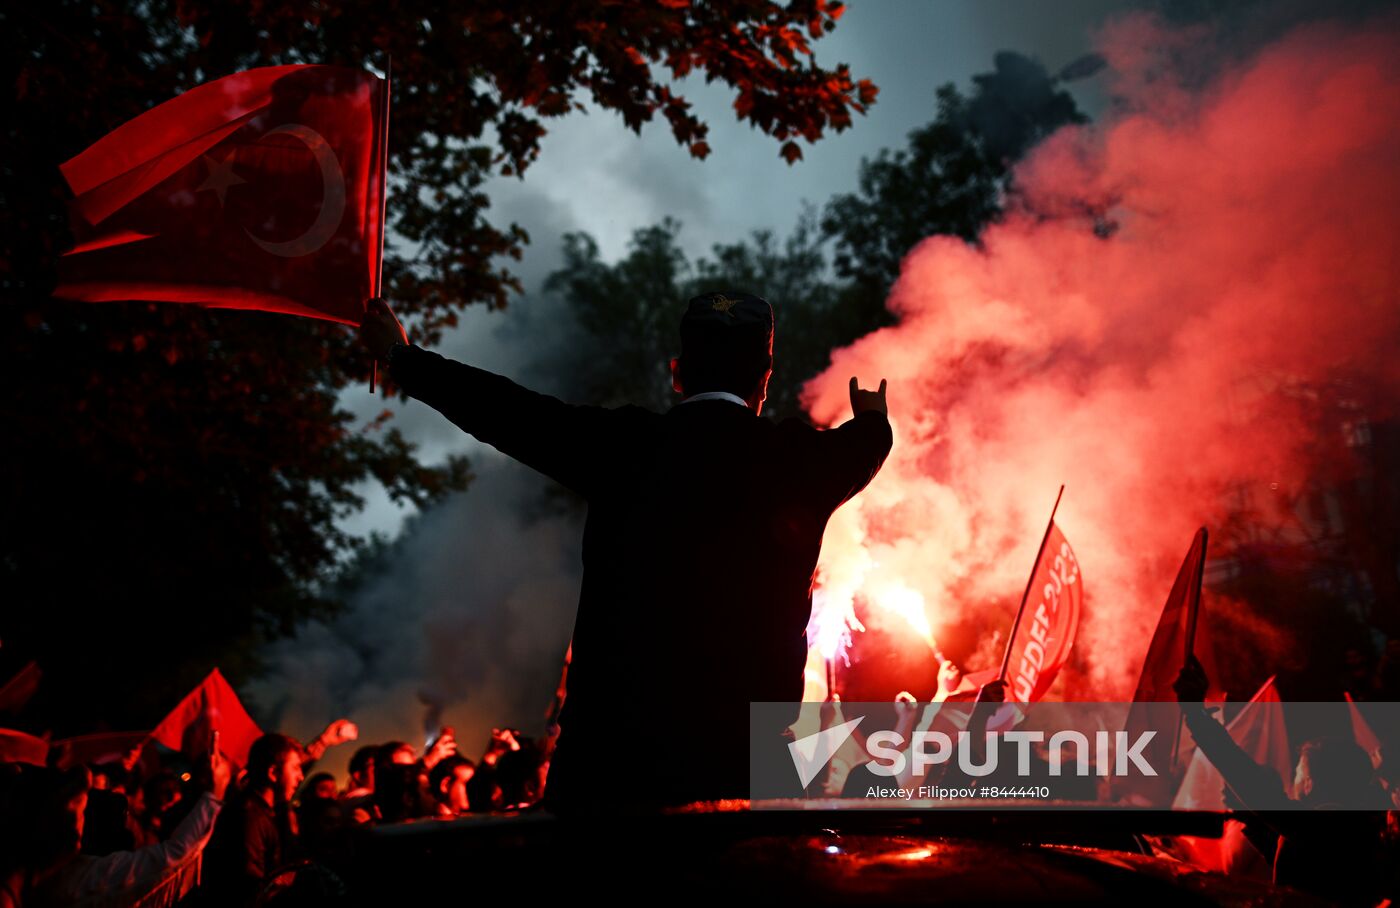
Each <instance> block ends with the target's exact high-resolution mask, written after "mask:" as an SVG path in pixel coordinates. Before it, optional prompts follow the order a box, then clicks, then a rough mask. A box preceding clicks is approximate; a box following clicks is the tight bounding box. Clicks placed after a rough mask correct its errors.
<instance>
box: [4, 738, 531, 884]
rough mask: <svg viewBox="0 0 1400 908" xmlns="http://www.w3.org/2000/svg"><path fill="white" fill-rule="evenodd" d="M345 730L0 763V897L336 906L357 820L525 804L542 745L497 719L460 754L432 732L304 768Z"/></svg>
mask: <svg viewBox="0 0 1400 908" xmlns="http://www.w3.org/2000/svg"><path fill="white" fill-rule="evenodd" d="M357 738H358V729H357V728H356V726H355V725H354V724H353V723H352V722H350V721H349V720H345V719H340V720H337V721H336V722H333V723H331V725H330V726H328V727H327V729H326V730H325V731H324V732H323V733H322V734H321V735H320V736H318V737H317V738H316V739H315V740H314V741H311V742H310V743H307V744H302V743H299V742H297V741H295V740H293V739H292V738H290V737H287V736H286V735H282V734H276V733H271V734H264V735H262V736H261V737H259V738H257V740H256V741H254V742H253V743H252V746H251V747H250V748H249V749H248V753H247V756H246V760H245V762H244V765H243V766H242V767H241V768H240V767H236V766H235V765H234V764H233V763H232V762H231V761H230V760H229V758H228V757H227V756H226V755H225V754H224V753H223V752H222V749H221V748H220V747H219V744H218V734H217V733H214V734H212V735H211V736H210V738H209V747H208V749H207V752H206V753H204V754H202V755H199V756H197V757H196V758H194V759H193V760H186V759H184V757H183V756H182V755H181V754H179V753H174V752H169V751H164V749H162V748H156V747H153V746H150V745H148V746H146V747H144V748H137V749H135V750H133V751H132V752H130V753H129V754H127V755H126V756H125V757H124V758H122V759H120V760H115V761H110V762H103V763H98V764H94V765H76V766H67V767H64V766H39V765H33V764H27V763H20V762H8V763H6V762H0V908H19V906H33V905H38V906H44V905H55V906H56V905H93V906H96V905H103V906H136V905H140V906H142V908H158V906H163V905H172V904H175V903H177V902H179V903H180V904H188V905H194V906H196V908H198V906H210V908H214V906H235V905H252V904H254V903H257V904H274V903H276V902H277V900H278V899H279V897H285V898H286V900H287V901H288V902H291V903H296V904H303V903H306V902H307V901H315V902H324V901H331V902H333V901H334V897H335V895H336V894H337V893H338V892H340V891H342V890H343V888H344V883H343V882H342V881H343V880H344V879H346V878H348V877H350V876H352V875H353V861H354V858H355V841H356V836H355V831H356V828H357V827H363V826H369V825H374V824H382V823H398V822H404V821H409V820H422V819H427V818H444V819H445V818H454V817H460V816H463V815H466V814H469V813H473V812H497V811H502V810H512V809H524V808H527V807H531V806H533V805H535V804H536V803H538V802H539V800H540V798H541V797H542V795H543V793H544V783H545V778H546V774H547V772H548V768H549V756H550V750H551V748H552V743H553V736H552V735H546V736H545V737H542V738H539V739H534V738H530V737H527V736H525V735H523V734H521V733H520V732H519V731H518V730H514V729H493V730H492V733H491V736H490V739H489V741H488V742H487V744H486V747H485V748H484V750H483V752H482V753H481V754H480V755H479V756H477V757H476V758H475V759H472V758H470V757H468V756H465V755H463V754H462V753H461V752H460V751H459V749H458V746H457V740H456V737H455V734H454V733H453V730H452V729H451V728H443V729H442V730H441V731H440V733H439V734H438V735H437V736H436V737H435V739H434V740H433V741H432V742H431V744H429V745H428V746H427V747H426V748H425V749H424V750H423V751H422V752H420V751H419V750H418V749H417V748H415V747H414V746H413V745H411V744H408V743H406V742H403V741H390V742H387V743H383V744H372V745H362V746H360V747H359V748H358V749H357V750H356V751H355V752H354V754H353V755H352V756H351V758H350V761H349V765H348V773H347V777H346V778H345V779H344V780H343V781H342V780H340V779H337V778H336V776H335V775H333V774H332V773H329V772H326V771H323V770H318V769H316V764H317V762H318V761H319V760H320V759H321V758H322V756H323V754H324V753H325V751H326V750H327V749H329V748H330V747H333V746H336V745H342V744H348V743H350V742H354V741H356V740H357ZM289 870H290V872H289ZM298 871H299V872H298ZM308 887H309V888H310V889H311V890H314V892H313V895H314V896H315V897H313V898H311V899H309V900H308V899H307V898H306V897H305V896H306V892H305V890H307V889H308ZM294 896H299V897H296V898H294Z"/></svg>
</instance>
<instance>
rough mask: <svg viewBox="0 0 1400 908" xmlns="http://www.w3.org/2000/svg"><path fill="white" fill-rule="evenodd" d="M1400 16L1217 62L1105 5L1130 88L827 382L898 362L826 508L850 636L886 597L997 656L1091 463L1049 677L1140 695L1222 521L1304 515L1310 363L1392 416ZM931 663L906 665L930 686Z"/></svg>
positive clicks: (882, 624) (900, 682)
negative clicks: (1215, 65)
mask: <svg viewBox="0 0 1400 908" xmlns="http://www.w3.org/2000/svg"><path fill="white" fill-rule="evenodd" d="M1397 35H1400V30H1397V28H1396V27H1395V22H1394V20H1387V21H1384V22H1379V23H1375V22H1373V23H1371V24H1370V25H1369V26H1368V27H1367V28H1366V29H1364V30H1361V31H1350V30H1343V29H1341V28H1340V27H1333V26H1309V27H1306V28H1302V29H1299V30H1297V31H1295V32H1293V33H1291V34H1290V35H1288V36H1287V37H1285V38H1284V39H1282V40H1280V41H1278V42H1276V43H1274V44H1272V45H1271V46H1269V47H1267V48H1265V49H1263V50H1262V51H1260V52H1258V53H1256V54H1254V55H1253V56H1252V57H1251V58H1250V59H1248V60H1245V61H1242V62H1240V63H1239V64H1237V65H1235V66H1233V67H1230V68H1227V69H1226V70H1224V71H1220V72H1217V73H1216V74H1215V75H1214V76H1213V77H1211V78H1210V79H1208V80H1206V82H1205V83H1204V84H1203V85H1202V84H1201V83H1200V82H1199V81H1198V80H1197V81H1190V80H1188V79H1187V74H1186V73H1185V72H1184V71H1183V70H1182V68H1181V59H1182V57H1183V48H1184V47H1188V45H1189V44H1190V42H1191V41H1193V40H1196V38H1193V37H1192V36H1190V35H1188V36H1182V35H1181V34H1180V33H1173V32H1168V31H1165V30H1163V29H1162V28H1160V27H1158V26H1157V25H1156V24H1155V23H1154V22H1152V20H1150V19H1146V18H1133V19H1130V20H1127V21H1125V22H1123V23H1120V24H1118V25H1116V26H1115V27H1113V28H1111V29H1109V30H1108V31H1106V32H1105V34H1104V35H1103V36H1102V48H1101V50H1102V51H1103V53H1104V54H1105V56H1106V57H1107V58H1108V60H1109V62H1110V66H1111V67H1112V69H1113V70H1114V76H1113V78H1114V80H1115V81H1114V85H1113V89H1114V92H1115V96H1116V97H1117V98H1118V100H1117V102H1116V104H1115V106H1114V107H1113V109H1112V110H1111V111H1110V112H1108V113H1105V114H1103V115H1102V116H1101V117H1100V120H1099V122H1098V123H1097V124H1095V125H1093V126H1089V127H1078V128H1068V129H1065V130H1062V131H1061V132H1059V133H1057V134H1056V135H1055V136H1053V137H1051V138H1050V139H1049V140H1047V141H1046V142H1045V143H1044V144H1043V145H1042V146H1041V147H1040V148H1039V149H1038V150H1037V151H1036V152H1035V153H1034V154H1033V156H1032V157H1031V158H1030V159H1029V160H1028V161H1027V162H1026V163H1025V164H1024V166H1022V167H1021V168H1020V170H1019V171H1018V175H1017V184H1018V186H1019V188H1020V190H1021V192H1022V193H1023V194H1024V195H1023V200H1022V202H1021V203H1019V204H1014V205H1013V206H1012V210H1011V212H1010V213H1009V214H1008V216H1007V217H1006V218H1005V219H1004V221H1003V222H1002V223H1000V224H998V225H996V226H993V227H991V228H990V229H988V230H987V231H986V232H985V233H984V235H983V237H982V246H981V248H974V247H971V246H968V245H966V244H964V243H963V242H961V241H959V240H957V239H952V238H947V237H934V238H930V239H928V240H926V241H925V242H924V243H922V244H921V245H919V246H918V247H917V248H915V249H914V250H913V251H912V252H911V253H910V254H909V256H908V257H907V258H906V260H905V262H904V267H903V272H902V274H901V277H900V279H899V281H898V283H897V284H896V285H895V287H894V288H893V291H892V293H891V296H890V299H889V301H888V305H889V307H890V309H891V311H892V312H894V313H896V314H897V316H898V318H899V323H898V324H897V325H896V326H894V327H891V328H888V329H884V330H881V331H878V332H875V333H873V334H871V335H869V336H867V337H865V338H863V339H861V340H860V341H858V342H857V343H855V344H854V345H852V346H851V347H849V348H846V349H843V350H840V351H838V352H836V353H835V354H834V356H833V363H832V366H831V368H830V369H829V370H828V371H827V372H826V373H825V374H823V375H822V376H820V377H818V378H817V379H815V380H813V382H812V383H811V384H810V385H809V386H808V388H807V389H806V390H807V395H808V406H809V411H810V413H811V414H812V416H813V418H814V419H815V420H816V421H818V422H819V423H820V424H825V425H830V424H834V423H837V422H840V421H842V420H844V419H845V418H847V417H848V416H849V404H848V402H847V384H846V383H847V379H848V378H849V377H850V376H851V375H857V376H860V378H861V380H862V382H864V383H866V384H870V383H872V382H875V381H878V380H879V379H880V378H881V377H885V378H888V379H889V400H890V411H891V417H892V422H893V424H894V431H895V446H894V449H893V452H892V453H891V455H890V458H889V460H888V461H887V463H886V465H885V467H884V470H883V472H882V473H881V474H880V475H879V477H877V479H876V480H875V482H874V483H872V485H871V486H870V487H869V488H868V489H867V490H866V491H865V492H864V493H863V494H862V495H861V496H859V497H858V498H857V499H856V500H855V501H854V502H853V503H851V504H848V505H847V506H846V507H844V508H843V509H842V510H841V511H840V512H838V513H837V515H836V516H835V517H834V518H833V520H832V523H831V525H830V527H829V529H828V531H827V535H826V541H825V543H824V549H823V553H822V561H821V585H822V603H823V609H822V613H821V614H820V615H819V616H818V618H819V620H818V622H817V623H818V625H819V627H821V628H822V629H823V631H822V633H823V637H822V640H821V646H822V647H823V649H824V650H825V651H826V652H833V651H834V648H835V641H836V640H837V638H838V637H839V633H837V631H839V630H840V629H841V628H843V627H844V626H845V624H844V622H843V617H844V618H851V619H853V618H854V616H855V615H859V616H860V618H861V619H862V620H863V621H864V623H865V625H867V626H868V627H869V628H870V629H871V630H872V631H874V630H879V629H881V628H883V629H884V631H885V632H887V633H888V634H891V635H894V636H898V637H900V638H902V639H903V640H905V641H906V642H907V645H908V647H909V648H911V651H912V650H917V649H922V650H923V651H924V652H925V653H926V652H927V651H928V649H929V647H930V646H939V645H941V646H942V648H943V649H944V650H945V651H947V652H948V655H949V656H951V657H953V658H955V659H957V660H958V661H960V662H962V663H963V664H964V665H965V667H967V668H971V669H980V668H986V667H989V666H992V665H994V664H996V662H997V659H998V657H999V655H1000V646H1002V645H1003V644H1004V640H1005V634H1006V633H1007V631H1008V630H1009V628H1010V625H1011V621H1012V617H1013V613H1014V609H1015V606H1016V603H1017V601H1018V600H1019V596H1020V591H1021V589H1022V587H1023V585H1024V584H1025V580H1026V576H1027V573H1028V572H1029V570H1030V568H1031V562H1032V560H1033V558H1034V555H1035V550H1036V546H1037V544H1038V542H1039V537H1040V533H1041V530H1042V528H1043V526H1044V521H1045V519H1046V516H1047V513H1048V509H1049V507H1050V504H1051V502H1052V501H1053V498H1054V492H1055V489H1056V488H1057V487H1058V486H1059V484H1060V483H1061V482H1064V483H1065V484H1066V485H1067V490H1066V493H1065V498H1064V503H1063V504H1062V505H1061V508H1060V515H1059V518H1058V519H1057V523H1059V524H1060V525H1061V526H1062V527H1063V528H1064V532H1065V535H1066V537H1068V538H1069V539H1070V540H1072V541H1073V545H1074V548H1075V551H1076V552H1077V554H1078V555H1079V559H1080V563H1081V567H1082V570H1083V574H1084V577H1085V579H1086V582H1087V587H1086V589H1087V591H1088V592H1087V597H1086V601H1085V608H1084V620H1083V623H1082V625H1081V627H1080V631H1079V638H1078V642H1077V643H1076V646H1075V654H1074V657H1073V659H1072V661H1071V663H1070V665H1069V666H1067V667H1066V670H1065V671H1064V672H1062V674H1061V676H1060V680H1059V681H1058V682H1057V683H1056V685H1055V687H1054V688H1053V689H1052V691H1051V693H1050V699H1062V698H1063V699H1088V698H1091V697H1101V698H1110V697H1127V696H1130V695H1131V692H1132V687H1133V683H1134V682H1135V680H1136V677H1137V672H1138V669H1139V666H1140V664H1141V660H1142V658H1143V655H1144V652H1145V649H1146V646H1147V641H1148V638H1149V637H1150V634H1151V629H1152V627H1153V625H1154V623H1155V621H1156V618H1157V615H1158V613H1159V612H1160V609H1161V607H1162V603H1163V601H1164V600H1165V597H1166V594H1167V591H1168V589H1169V588H1170V586H1171V580H1172V575H1173V572H1174V571H1175V569H1176V566H1177V565H1178V564H1179V563H1180V560H1181V557H1182V555H1183V554H1184V552H1185V551H1186V549H1187V547H1188V546H1189V544H1190V541H1191V537H1192V533H1193V531H1194V530H1195V528H1196V527H1197V526H1200V525H1202V524H1206V525H1212V524H1214V523H1215V522H1216V521H1218V520H1220V519H1221V517H1222V516H1223V515H1224V514H1225V513H1226V509H1227V507H1228V506H1229V504H1230V502H1229V501H1228V500H1227V499H1228V498H1230V497H1231V496H1236V497H1237V496H1238V495H1240V494H1244V495H1246V496H1248V497H1249V499H1250V500H1251V501H1252V502H1253V503H1254V506H1255V507H1257V508H1259V509H1261V510H1262V512H1263V513H1264V515H1265V518H1267V519H1274V520H1276V521H1277V523H1278V525H1280V526H1283V527H1284V528H1285V531H1286V528H1287V526H1288V525H1289V523H1290V520H1291V517H1290V515H1289V514H1288V513H1285V512H1282V511H1281V510H1279V505H1278V502H1279V501H1280V499H1281V496H1282V497H1287V496H1286V495H1283V493H1290V492H1293V491H1296V490H1297V488H1298V487H1299V484H1300V483H1302V482H1303V480H1304V477H1305V475H1306V469H1307V460H1306V456H1305V453H1304V446H1305V444H1306V443H1308V442H1309V440H1310V439H1309V434H1308V433H1309V432H1310V431H1312V430H1311V429H1310V428H1309V424H1308V423H1307V422H1306V421H1305V419H1304V417H1303V415H1302V413H1301V409H1302V408H1301V407H1300V406H1299V405H1298V404H1297V397H1296V395H1294V394H1292V393H1291V391H1290V389H1297V388H1302V387H1307V386H1309V385H1310V384H1323V383H1327V382H1332V381H1336V380H1338V379H1345V380H1347V381H1348V382H1350V383H1352V384H1353V385H1354V386H1355V387H1357V388H1359V389H1362V392H1361V393H1362V394H1363V395H1364V397H1365V399H1364V400H1363V401H1362V402H1361V403H1362V405H1363V408H1364V411H1365V412H1366V414H1367V415H1369V416H1370V417H1371V418H1377V417H1381V416H1387V417H1388V416H1391V415H1393V409H1391V406H1392V404H1393V402H1395V401H1396V400H1398V399H1400V393H1397V392H1400V358H1397V356H1396V350H1397V349H1400V280H1397V277H1400V168H1397V166H1396V149H1397V148H1400V55H1398V54H1396V53H1395V47H1396V46H1397V44H1396V41H1397ZM1196 37H1199V36H1196ZM1188 49H1189V48H1188ZM1185 56H1189V53H1188V54H1185ZM1194 75H1195V74H1193V76H1194ZM1047 215H1048V216H1047ZM1096 223H1097V225H1098V226H1099V228H1100V229H1099V231H1098V232H1097V233H1096V232H1095V230H1094V227H1095V224H1096ZM1110 224H1111V225H1112V226H1111V227H1109V228H1108V229H1105V225H1110ZM1271 508H1273V509H1274V510H1275V513H1272V514H1270V513H1269V511H1270V509H1271ZM911 606H912V607H913V608H914V611H913V612H911ZM925 624H926V626H925ZM863 639H864V637H863V635H862V633H861V632H859V631H857V632H855V634H854V641H855V642H854V652H855V653H856V654H859V652H860V647H861V645H862V640H863ZM1232 645H1240V646H1252V645H1257V644H1256V642H1255V641H1252V640H1250V641H1234V642H1233V643H1232ZM913 680H914V681H917V682H918V685H920V686H921V688H922V689H919V688H917V687H916V686H915V685H914V684H912V683H911V680H910V679H908V678H900V679H890V685H889V686H891V687H893V688H894V689H899V688H901V687H903V688H909V689H911V690H915V692H916V693H918V694H919V695H920V696H928V695H929V694H930V693H931V691H932V681H933V679H932V677H931V676H930V677H928V678H918V679H913ZM814 690H816V688H812V687H810V686H809V694H811V693H812V692H813V691H814ZM847 699H852V698H851V697H847Z"/></svg>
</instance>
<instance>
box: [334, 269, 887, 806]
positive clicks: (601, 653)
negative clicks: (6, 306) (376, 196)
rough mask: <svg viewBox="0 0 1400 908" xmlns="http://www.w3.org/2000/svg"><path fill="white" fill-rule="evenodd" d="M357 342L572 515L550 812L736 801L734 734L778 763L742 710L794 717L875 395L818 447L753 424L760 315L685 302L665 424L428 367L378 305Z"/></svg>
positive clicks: (766, 348)
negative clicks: (568, 649) (576, 545)
mask: <svg viewBox="0 0 1400 908" xmlns="http://www.w3.org/2000/svg"><path fill="white" fill-rule="evenodd" d="M361 336H362V337H363V339H364V341H365V343H366V345H367V346H368V347H369V349H370V351H371V352H372V353H373V354H374V355H375V356H376V357H377V358H379V359H381V360H383V361H385V362H387V363H388V366H389V374H390V376H391V377H392V380H393V382H394V384H395V385H397V386H398V387H399V388H402V389H403V390H404V391H405V392H406V393H407V394H408V395H409V396H411V397H414V398H417V399H418V400H421V401H423V402H424V403H426V404H428V405H429V406H432V407H434V408H435V409H437V410H438V411H440V412H441V413H442V414H443V415H444V416H446V417H447V418H448V419H449V420H451V421H452V422H453V423H455V424H456V425H457V426H459V427H460V428H462V429H463V430H464V431H466V432H469V433H470V434H472V435H473V436H475V437H476V438H477V439H478V440H480V441H483V442H486V443H487V444H490V445H492V446H493V447H495V448H497V449H498V450H500V451H501V452H503V453H505V454H508V455H509V456H511V457H513V458H515V459H516V460H519V461H521V462H522V463H524V464H526V465H528V466H530V467H533V468H534V469H536V470H538V471H540V472H541V473H544V474H545V475H547V476H549V477H551V478H552V479H554V480H556V481H558V482H559V483H561V484H563V485H564V486H566V487H568V488H569V489H572V490H573V491H575V492H577V493H578V494H580V495H582V496H583V497H584V498H585V499H586V500H587V502H588V519H587V524H586V526H585V529H584V536H583V564H584V575H583V588H582V591H581V594H580V598H579V609H578V617H577V619H576V623H575V626H574V636H573V662H572V664H571V666H570V669H569V679H568V692H567V696H566V699H565V702H564V707H563V711H562V713H561V715H560V726H561V728H562V731H561V734H560V737H559V743H558V747H557V749H556V751H555V753H554V756H553V761H552V763H551V767H550V774H549V780H548V785H547V788H546V798H547V800H548V802H549V803H550V804H551V805H552V806H553V807H554V808H555V809H556V810H559V811H561V812H564V811H571V810H588V809H610V808H616V807H618V806H623V805H627V806H652V805H667V804H677V803H684V802H687V801H696V800H717V799H723V798H743V797H745V796H746V794H747V790H748V778H749V757H748V753H749V744H750V737H751V735H752V736H754V737H755V741H756V743H758V742H759V741H761V742H763V743H766V744H769V745H770V747H769V748H768V749H769V751H770V752H774V753H776V752H778V751H779V748H780V747H781V744H782V741H781V738H780V735H781V734H782V733H783V728H767V727H763V728H750V721H749V703H750V702H759V701H778V702H788V703H796V702H797V701H799V700H800V699H801V697H802V688H803V677H802V669H803V664H804V662H805V657H806V641H805V639H804V631H805V628H806V625H807V619H808V616H809V613H810V611H811V596H812V586H813V582H814V579H815V571H816V565H817V555H818V553H819V551H820V549H821V539H822V533H823V531H824V529H825V527H826V523H827V520H828V519H829V518H830V517H831V514H832V512H834V511H835V510H836V509H837V508H838V507H839V506H840V505H841V504H842V503H843V502H845V501H847V500H849V499H850V498H851V497H852V496H854V495H855V494H856V493H857V492H859V491H860V490H861V489H863V488H865V486H866V485H867V484H868V483H869V482H870V480H871V479H872V478H873V477H874V476H875V474H876V472H878V471H879V469H880V466H881V465H882V464H883V463H884V460H885V457H886V455H887V454H888V453H889V450H890V445H891V441H892V436H891V432H890V424H889V420H888V417H887V409H886V404H885V382H884V381H883V380H881V382H880V387H879V390H878V391H864V390H860V389H859V388H858V387H857V383H856V379H855V378H852V379H851V409H852V412H853V418H852V419H851V420H849V421H848V422H846V423H845V424H843V425H841V426H839V427H837V428H834V429H829V430H825V431H823V430H818V429H815V428H813V427H812V426H810V425H808V424H807V423H805V422H803V421H801V420H798V419H788V420H784V421H782V422H780V423H774V422H773V421H771V420H768V419H764V418H762V417H761V416H760V413H761V411H762V409H763V401H764V399H765V397H766V395H767V389H768V380H769V378H770V377H771V375H772V365H773V310H772V307H771V306H769V305H768V303H767V302H766V301H765V300H763V299H760V298H759V297H756V296H752V295H749V294H744V293H708V294H704V295H702V296H698V297H696V298H694V299H692V300H690V302H689V304H688V305H687V307H686V311H685V313H684V315H683V316H682V318H681V324H680V339H681V353H680V356H679V357H677V358H676V359H673V360H672V361H671V371H672V384H673V386H674V388H675V391H676V393H677V394H678V395H680V398H681V400H680V402H679V403H678V404H676V405H675V406H674V407H672V408H671V409H670V410H668V411H667V412H665V413H653V412H651V411H649V410H645V409H642V408H641V407H635V406H624V407H618V408H603V407H590V406H574V405H570V404H566V403H563V402H562V401H559V400H556V399H555V398H553V397H548V396H546V395H543V394H537V393H535V392H533V391H529V390H527V389H525V388H522V387H520V386H519V385H517V384H515V383H514V382H511V381H509V380H508V379H506V378H503V377H501V376H499V375H494V374H492V373H490V372H486V371H483V370H481V369H476V368H473V367H472V366H468V365H465V364H462V363H457V362H453V361H451V360H448V359H444V358H443V357H441V356H438V355H437V354H435V353H430V352H428V351H427V350H422V349H420V348H418V347H415V346H412V345H410V344H409V343H408V338H407V335H406V334H405V333H404V331H403V328H402V327H401V326H400V325H399V323H398V321H397V320H396V319H395V318H394V316H393V313H392V312H391V311H390V310H389V308H388V306H386V305H385V304H384V303H383V302H382V301H379V300H372V301H371V302H370V305H369V309H368V311H367V314H366V317H365V320H364V323H363V325H362V327H361ZM794 718H795V712H794ZM783 758H784V759H785V758H786V755H785V753H783Z"/></svg>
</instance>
